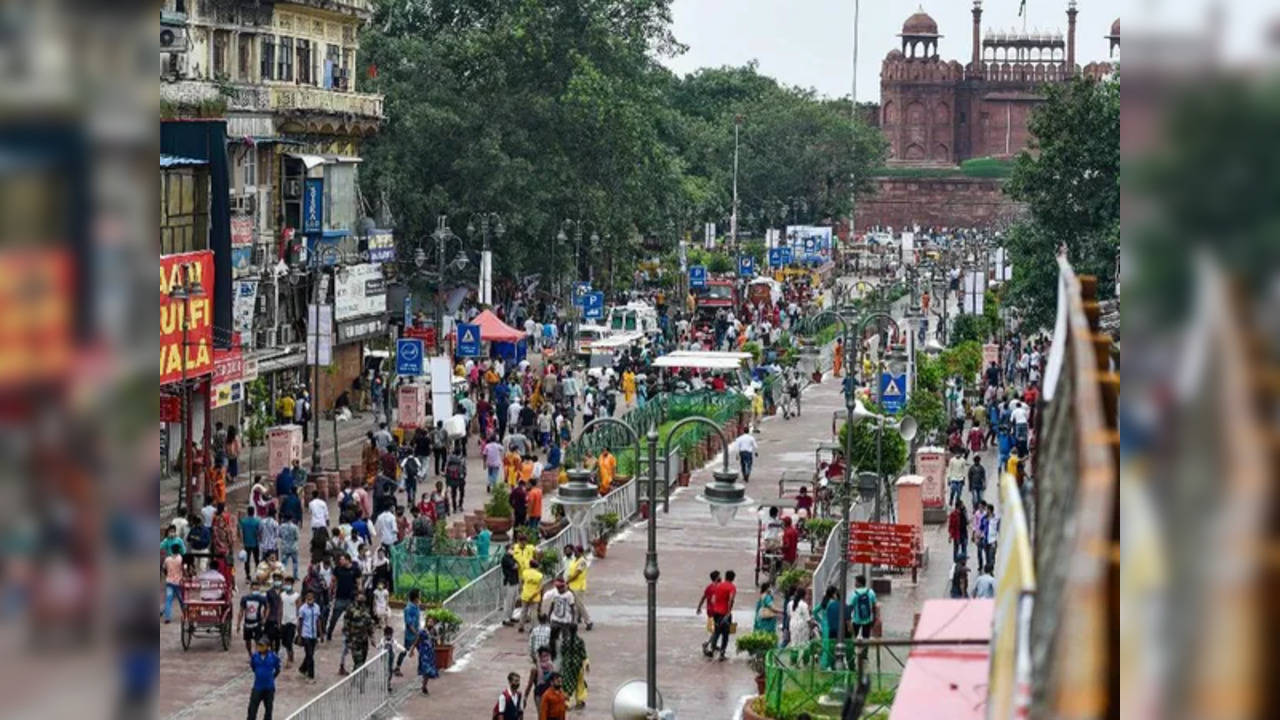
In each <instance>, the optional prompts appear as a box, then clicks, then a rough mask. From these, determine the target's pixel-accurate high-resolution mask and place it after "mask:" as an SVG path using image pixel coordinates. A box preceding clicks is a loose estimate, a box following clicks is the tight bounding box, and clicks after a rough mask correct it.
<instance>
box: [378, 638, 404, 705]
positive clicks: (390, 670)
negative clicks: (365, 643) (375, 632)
mask: <svg viewBox="0 0 1280 720" xmlns="http://www.w3.org/2000/svg"><path fill="white" fill-rule="evenodd" d="M379 648H380V649H381V650H382V653H383V657H384V658H385V660H384V661H385V662H386V663H387V692H388V693H390V692H391V678H393V677H395V676H397V675H399V674H400V668H398V667H396V653H400V654H401V657H403V655H404V653H405V652H406V650H405V646H403V645H401V644H400V643H399V642H397V641H396V631H395V630H394V629H392V627H391V626H390V625H388V626H386V627H384V628H382V642H381V643H379Z"/></svg>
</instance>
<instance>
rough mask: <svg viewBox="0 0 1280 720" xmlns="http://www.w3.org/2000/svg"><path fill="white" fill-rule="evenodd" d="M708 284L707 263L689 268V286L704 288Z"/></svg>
mask: <svg viewBox="0 0 1280 720" xmlns="http://www.w3.org/2000/svg"><path fill="white" fill-rule="evenodd" d="M706 286H707V268H706V266H705V265H694V266H693V267H691V268H689V287H690V288H704V287H706Z"/></svg>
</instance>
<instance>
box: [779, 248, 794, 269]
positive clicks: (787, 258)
mask: <svg viewBox="0 0 1280 720" xmlns="http://www.w3.org/2000/svg"><path fill="white" fill-rule="evenodd" d="M780 249H781V250H782V264H783V265H790V264H791V262H792V260H793V259H794V258H793V257H792V253H791V246H790V245H783V246H782V247H781V248H780Z"/></svg>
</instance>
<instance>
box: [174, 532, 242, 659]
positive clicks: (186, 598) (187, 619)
mask: <svg viewBox="0 0 1280 720" xmlns="http://www.w3.org/2000/svg"><path fill="white" fill-rule="evenodd" d="M189 554H190V555H210V554H209V553H189ZM232 591H233V588H232V587H231V585H230V584H228V583H227V579H226V578H225V577H224V576H223V575H222V573H220V572H218V571H216V570H213V569H209V570H205V571H204V572H202V573H200V574H198V575H195V576H192V577H187V578H184V579H183V581H182V595H181V598H182V625H181V626H180V627H179V632H181V634H182V649H183V650H187V649H189V648H190V647H191V640H192V638H194V637H195V636H196V633H200V634H203V635H216V636H218V638H219V639H220V640H221V641H222V649H223V650H230V649H231V617H232V604H231V595H232Z"/></svg>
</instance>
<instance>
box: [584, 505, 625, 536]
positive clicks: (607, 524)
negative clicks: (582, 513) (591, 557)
mask: <svg viewBox="0 0 1280 720" xmlns="http://www.w3.org/2000/svg"><path fill="white" fill-rule="evenodd" d="M620 523H621V518H619V517H618V513H616V512H607V513H601V514H600V517H598V518H596V519H595V520H593V521H592V523H591V524H592V525H593V526H595V528H596V537H598V538H600V539H601V540H608V539H609V538H610V537H612V536H613V534H614V533H615V532H617V530H618V525H619V524H620Z"/></svg>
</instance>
